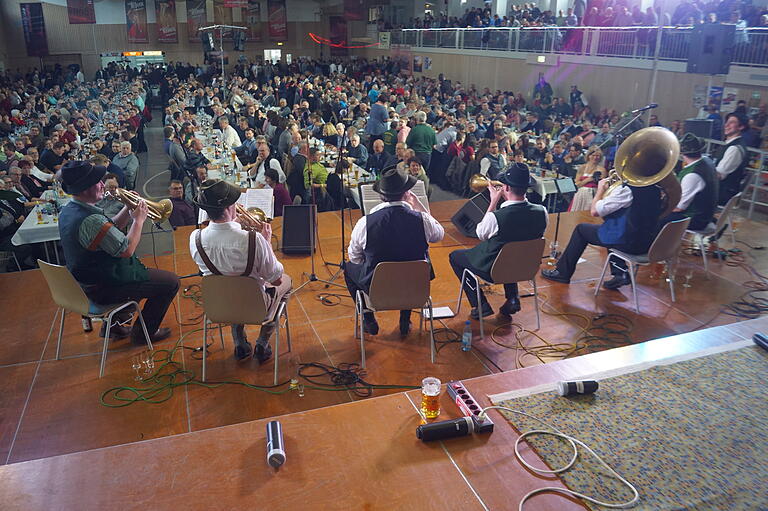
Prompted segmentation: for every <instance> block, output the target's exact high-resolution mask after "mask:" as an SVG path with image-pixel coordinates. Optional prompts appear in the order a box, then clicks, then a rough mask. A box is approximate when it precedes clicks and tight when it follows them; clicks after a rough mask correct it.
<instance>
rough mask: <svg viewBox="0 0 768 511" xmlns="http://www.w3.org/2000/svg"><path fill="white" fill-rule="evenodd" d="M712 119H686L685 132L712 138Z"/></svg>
mask: <svg viewBox="0 0 768 511" xmlns="http://www.w3.org/2000/svg"><path fill="white" fill-rule="evenodd" d="M713 124H714V121H713V120H712V119H686V120H685V132H686V133H693V134H694V135H696V136H697V137H701V138H712V126H713Z"/></svg>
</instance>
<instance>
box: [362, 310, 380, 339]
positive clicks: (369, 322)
mask: <svg viewBox="0 0 768 511" xmlns="http://www.w3.org/2000/svg"><path fill="white" fill-rule="evenodd" d="M363 332H365V333H366V334H368V335H376V334H378V333H379V324H378V323H377V322H376V317H375V316H374V315H373V313H372V312H366V313H364V314H363Z"/></svg>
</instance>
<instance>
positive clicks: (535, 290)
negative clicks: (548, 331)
mask: <svg viewBox="0 0 768 511" xmlns="http://www.w3.org/2000/svg"><path fill="white" fill-rule="evenodd" d="M531 283H532V284H533V304H534V306H535V307H536V330H540V329H541V318H540V317H539V290H538V288H537V287H536V281H535V280H532V281H531Z"/></svg>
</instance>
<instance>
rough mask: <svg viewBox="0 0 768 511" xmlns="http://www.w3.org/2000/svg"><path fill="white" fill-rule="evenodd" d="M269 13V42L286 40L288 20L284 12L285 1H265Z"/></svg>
mask: <svg viewBox="0 0 768 511" xmlns="http://www.w3.org/2000/svg"><path fill="white" fill-rule="evenodd" d="M267 12H268V13H269V40H270V41H287V40H288V19H287V15H286V12H285V0H267Z"/></svg>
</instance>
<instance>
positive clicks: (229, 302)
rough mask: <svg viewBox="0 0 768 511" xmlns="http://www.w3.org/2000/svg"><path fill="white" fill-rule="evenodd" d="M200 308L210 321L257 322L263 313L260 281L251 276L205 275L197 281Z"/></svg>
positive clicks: (264, 316) (264, 308) (261, 320)
mask: <svg viewBox="0 0 768 511" xmlns="http://www.w3.org/2000/svg"><path fill="white" fill-rule="evenodd" d="M200 287H201V289H202V292H203V293H202V298H203V310H204V311H205V314H206V315H207V316H208V319H210V320H211V322H213V323H230V324H231V323H239V324H243V325H257V324H260V323H263V322H264V321H265V320H266V317H267V306H266V303H265V302H264V294H263V291H262V289H261V284H260V283H259V281H257V280H256V279H252V278H251V277H241V276H227V275H208V276H206V277H203V280H202V282H201V284H200Z"/></svg>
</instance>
